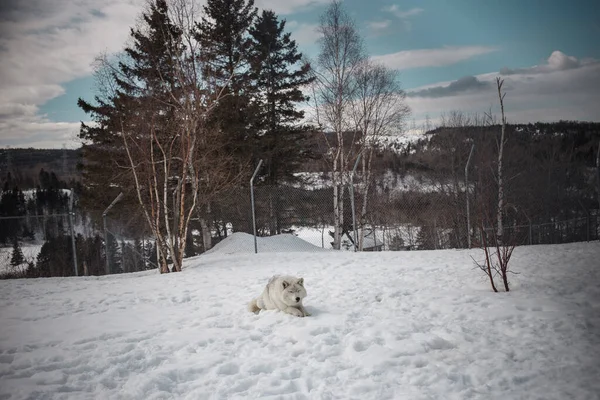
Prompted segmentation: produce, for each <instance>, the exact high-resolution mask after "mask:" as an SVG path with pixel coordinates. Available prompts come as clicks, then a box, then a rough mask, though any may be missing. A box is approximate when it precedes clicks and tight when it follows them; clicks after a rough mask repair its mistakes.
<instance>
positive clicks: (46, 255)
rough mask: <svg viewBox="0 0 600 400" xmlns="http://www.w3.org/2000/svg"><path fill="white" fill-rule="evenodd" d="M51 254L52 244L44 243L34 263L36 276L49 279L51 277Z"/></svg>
mask: <svg viewBox="0 0 600 400" xmlns="http://www.w3.org/2000/svg"><path fill="white" fill-rule="evenodd" d="M51 253H52V244H51V243H50V242H49V241H46V242H44V244H43V245H42V248H41V249H40V252H39V253H38V255H37V260H36V263H35V268H36V270H37V271H36V275H37V276H40V277H49V276H52V275H51V262H52V261H51V258H50V257H51Z"/></svg>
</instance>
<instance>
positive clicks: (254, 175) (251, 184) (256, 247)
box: [250, 160, 263, 254]
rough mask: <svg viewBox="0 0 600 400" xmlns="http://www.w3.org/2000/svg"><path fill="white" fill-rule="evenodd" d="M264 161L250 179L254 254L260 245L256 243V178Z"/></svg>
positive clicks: (261, 161) (260, 161)
mask: <svg viewBox="0 0 600 400" xmlns="http://www.w3.org/2000/svg"><path fill="white" fill-rule="evenodd" d="M262 163H263V160H259V161H258V165H257V166H256V169H255V170H254V173H253V174H252V178H250V205H251V207H252V230H253V232H254V254H257V253H258V244H257V243H256V212H255V211H254V178H255V177H256V174H258V170H259V169H260V167H261V165H262Z"/></svg>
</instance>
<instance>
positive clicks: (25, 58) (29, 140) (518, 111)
mask: <svg viewBox="0 0 600 400" xmlns="http://www.w3.org/2000/svg"><path fill="white" fill-rule="evenodd" d="M144 1H145V0H105V1H102V2H99V1H96V0H77V1H73V0H3V1H2V2H1V3H0V147H8V146H10V147H11V148H17V147H34V148H61V147H67V148H77V147H79V146H80V142H79V141H78V139H77V133H78V131H79V126H80V123H81V121H84V122H85V121H88V120H89V117H88V116H87V115H86V114H84V113H83V112H82V111H81V110H80V109H78V107H77V104H76V102H77V99H78V98H79V97H81V98H83V99H86V100H92V99H93V97H94V91H95V81H94V77H93V64H94V59H95V58H96V57H97V56H98V55H100V54H101V53H108V54H111V53H117V52H119V51H121V50H122V49H123V48H124V46H125V44H126V41H127V39H128V34H129V28H130V27H132V26H133V25H134V24H135V23H136V21H137V20H138V18H139V14H140V12H141V11H142V8H143V5H144ZM202 1H204V0H200V2H201V3H202ZM328 3H329V0H256V2H255V4H256V6H258V7H259V8H260V9H272V10H274V11H275V12H276V13H277V14H278V15H279V16H280V18H283V19H285V20H286V28H287V30H288V31H290V32H292V38H294V39H295V40H296V41H297V42H298V44H299V48H300V50H301V51H302V52H303V53H304V54H305V55H306V56H308V57H309V58H310V57H315V56H316V55H317V54H318V50H319V49H318V44H317V43H318V42H317V40H318V33H317V32H316V30H315V28H316V27H317V26H318V22H319V16H320V15H321V14H322V13H323V11H324V10H325V8H326V7H327V5H328ZM343 3H344V6H345V8H346V10H347V11H348V12H349V13H350V15H351V16H352V17H353V18H354V19H355V21H356V26H357V28H358V30H359V32H360V33H361V35H362V37H363V39H364V43H365V48H366V50H367V51H368V53H369V54H370V56H371V57H372V58H373V59H374V60H376V61H378V62H381V63H383V64H385V65H387V66H388V67H390V68H393V69H397V70H398V71H399V79H400V80H401V83H402V86H403V88H404V89H405V90H406V92H407V103H408V105H409V106H410V107H411V110H412V116H411V123H412V122H413V121H414V126H421V125H422V124H423V123H424V122H425V120H427V119H429V120H430V121H431V123H432V124H435V123H436V122H437V121H439V119H440V116H441V115H442V114H444V113H446V114H447V113H449V112H451V111H455V110H458V111H463V112H466V113H479V114H483V113H485V112H489V111H490V110H491V111H492V113H494V114H496V115H497V114H499V107H498V97H497V92H496V88H495V86H494V85H495V78H496V77H501V78H503V79H505V83H504V87H503V88H504V90H505V91H506V98H505V110H506V116H507V120H508V122H513V123H527V122H536V121H558V120H560V119H568V120H585V121H596V122H598V121H600V46H598V38H600V23H598V21H600V7H597V6H596V5H595V4H594V3H595V2H594V1H588V0H577V1H569V2H567V1H557V0H528V1H518V0H502V1H499V0H486V1H480V0H452V1H450V0H407V1H403V0H402V1H401V0H370V1H364V0H344V1H343Z"/></svg>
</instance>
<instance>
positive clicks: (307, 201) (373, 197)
mask: <svg viewBox="0 0 600 400" xmlns="http://www.w3.org/2000/svg"><path fill="white" fill-rule="evenodd" d="M350 193H351V191H350V190H349V185H346V186H345V187H344V190H343V196H344V207H343V225H342V228H341V232H342V241H341V250H355V249H358V250H362V251H399V250H435V249H449V248H468V247H469V246H471V247H475V246H479V245H480V244H481V235H482V230H481V229H480V228H478V227H477V226H476V223H475V222H474V218H473V214H475V212H474V210H469V211H467V210H468V208H467V198H466V196H467V193H466V192H465V191H464V190H462V191H461V190H458V191H452V190H448V188H447V187H444V186H441V185H439V186H435V185H431V184H427V183H424V182H411V183H408V182H406V180H402V179H400V181H395V182H391V183H390V182H387V183H383V182H381V181H380V183H379V184H377V185H372V186H371V187H370V188H369V191H368V193H367V195H366V196H365V194H364V187H361V185H360V184H355V186H354V219H353V213H352V201H351V199H350ZM239 195H241V193H238V196H239ZM254 196H255V210H254V212H255V215H256V232H257V236H261V237H264V236H273V235H277V234H285V233H288V234H293V235H295V236H297V237H298V238H300V239H302V240H305V241H307V242H309V243H311V244H313V245H315V246H317V247H322V248H327V249H331V248H333V229H334V211H333V188H332V187H331V186H330V185H329V186H328V185H327V184H326V183H322V184H318V185H314V184H313V185H310V186H301V185H295V186H294V185H278V186H257V187H255V188H254ZM469 196H470V197H471V199H470V200H471V207H472V208H475V207H473V204H476V201H477V199H474V198H472V196H473V195H472V194H469ZM246 198H249V194H246ZM238 199H239V197H238ZM238 204H240V205H241V204H243V206H241V207H240V208H239V211H240V212H241V213H240V217H241V218H240V220H243V221H244V223H243V224H242V225H246V228H245V229H234V231H240V230H241V231H244V232H248V233H252V228H251V227H250V226H249V224H251V219H250V218H249V217H248V218H245V219H244V218H242V215H244V214H245V215H247V216H250V215H251V213H252V210H251V209H250V210H248V211H247V212H246V211H245V210H247V209H248V208H249V207H250V204H249V201H247V202H244V201H240V202H238ZM579 212H580V213H581V214H583V215H584V216H580V217H576V218H571V219H565V220H561V219H553V221H552V222H544V223H533V222H529V221H527V220H526V221H525V222H527V223H526V224H523V223H519V224H517V223H515V221H516V220H514V219H513V220H511V219H508V218H507V226H506V227H505V229H504V232H505V235H506V237H511V238H515V240H516V241H517V244H519V245H528V244H531V245H534V244H558V243H568V242H576V241H590V240H598V239H599V237H600V236H599V232H600V215H598V211H597V210H579ZM469 213H470V214H471V221H470V223H469V222H468V214H469ZM508 221H510V222H508ZM492 229H493V228H491V227H484V229H483V231H484V232H487V233H488V234H489V233H490V232H491V230H492ZM286 250H289V249H286V248H282V249H281V251H286Z"/></svg>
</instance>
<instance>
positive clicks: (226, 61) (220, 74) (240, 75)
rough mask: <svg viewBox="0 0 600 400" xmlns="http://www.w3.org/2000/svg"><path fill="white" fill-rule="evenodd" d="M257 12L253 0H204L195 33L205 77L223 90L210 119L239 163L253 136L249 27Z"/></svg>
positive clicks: (242, 159) (218, 88)
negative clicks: (202, 13)
mask: <svg viewBox="0 0 600 400" xmlns="http://www.w3.org/2000/svg"><path fill="white" fill-rule="evenodd" d="M256 13H257V10H256V8H255V7H254V0H248V1H246V0H207V2H206V5H205V6H204V16H203V17H202V19H201V21H200V22H199V23H198V24H197V26H196V35H195V36H196V39H197V40H198V42H199V43H200V47H201V54H200V55H199V57H200V58H201V59H202V62H203V63H204V65H205V67H204V70H203V71H202V72H203V75H204V78H205V79H209V80H214V82H215V83H216V85H215V90H216V91H217V92H221V91H222V92H223V93H224V94H226V96H225V97H224V98H223V99H222V100H221V101H220V102H219V105H218V106H217V108H216V109H215V112H214V113H213V114H212V116H211V118H210V121H209V123H210V125H212V126H213V127H214V129H218V130H220V131H221V132H222V133H223V140H226V141H227V142H228V143H229V145H230V151H231V152H234V153H235V154H236V156H238V157H239V158H240V159H241V163H244V162H245V161H244V160H245V159H247V157H248V156H249V155H250V153H251V151H252V145H253V138H254V135H253V132H252V131H251V130H250V126H251V121H252V115H253V113H252V111H251V109H250V106H251V104H250V99H251V98H252V96H253V94H254V93H256V87H253V86H252V85H251V83H252V82H251V72H250V69H249V57H250V50H251V46H252V42H251V39H250V37H249V35H248V30H249V28H250V26H251V25H252V22H253V21H254V18H255V17H256Z"/></svg>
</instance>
